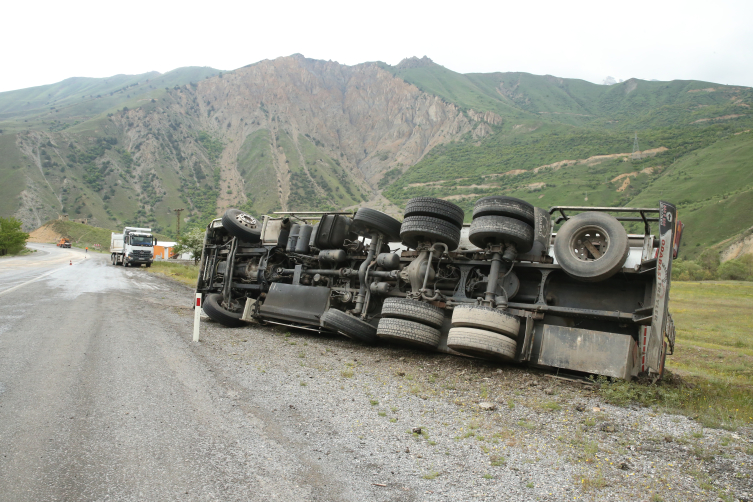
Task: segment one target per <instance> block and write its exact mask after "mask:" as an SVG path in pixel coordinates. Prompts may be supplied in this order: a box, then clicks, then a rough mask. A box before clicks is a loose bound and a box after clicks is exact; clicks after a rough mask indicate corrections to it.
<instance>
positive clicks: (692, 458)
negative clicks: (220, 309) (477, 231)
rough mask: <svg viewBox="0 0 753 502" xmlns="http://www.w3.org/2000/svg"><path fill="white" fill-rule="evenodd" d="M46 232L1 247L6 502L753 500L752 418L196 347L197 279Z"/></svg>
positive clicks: (233, 332)
mask: <svg viewBox="0 0 753 502" xmlns="http://www.w3.org/2000/svg"><path fill="white" fill-rule="evenodd" d="M35 247H36V248H38V249H39V251H37V252H36V253H34V254H32V255H28V256H25V257H22V258H11V259H8V258H2V259H0V502H4V501H13V502H16V501H21V502H23V501H34V502H37V501H172V500H176V501H177V500H179V501H210V500H217V501H228V502H230V501H268V500H279V501H314V500H321V501H355V500H366V501H414V500H421V501H423V500H426V501H442V502H454V501H456V500H489V501H491V500H495V501H496V500H511V501H516V502H517V501H529V500H530V501H534V500H535V501H539V502H547V501H549V502H552V501H560V500H573V499H576V500H593V501H600V500H610V501H611V500H615V501H617V500H620V501H621V500H625V501H628V500H630V501H632V500H649V499H652V498H653V499H655V500H658V499H661V500H667V501H670V500H677V501H679V500H682V501H685V500H702V501H712V500H718V499H719V497H721V495H720V494H722V493H724V494H725V496H724V497H723V498H724V499H725V500H733V499H735V498H736V497H737V498H739V499H740V500H751V496H752V495H751V490H750V479H751V475H753V472H751V463H750V458H751V457H750V455H753V453H751V452H753V449H749V448H750V445H753V436H752V435H751V430H750V427H749V426H748V427H745V428H742V427H741V428H740V429H738V431H737V432H729V431H726V430H714V429H708V428H705V427H703V426H702V424H700V423H699V422H698V421H696V420H692V419H689V418H686V417H683V416H671V415H666V414H664V413H659V412H656V411H655V410H653V409H651V408H646V409H641V408H638V407H629V408H621V407H616V406H611V405H608V404H606V403H604V402H603V401H602V400H601V398H600V397H599V395H598V393H596V392H594V391H593V389H590V388H582V386H580V385H578V384H571V383H567V382H565V381H561V382H560V381H559V380H555V379H551V378H548V377H547V376H546V375H544V374H539V373H537V372H534V371H532V370H530V369H529V368H522V367H515V366H511V365H499V364H497V363H491V362H481V361H478V360H473V359H468V358H460V357H452V356H449V355H445V354H438V353H427V352H423V351H413V350H408V349H404V348H401V347H397V346H389V345H380V346H377V347H368V346H364V345H359V344H357V343H354V342H352V341H350V340H348V339H346V338H344V337H341V336H337V335H315V334H312V333H310V332H304V331H296V330H288V329H287V328H281V327H278V328H270V327H264V326H260V325H258V324H251V325H249V326H248V327H244V328H239V329H229V328H225V327H223V326H220V325H219V324H217V323H212V322H209V321H205V322H203V323H202V341H201V342H200V343H194V342H192V341H191V339H192V324H193V311H192V309H191V307H190V305H191V302H192V296H193V295H192V291H191V290H190V288H186V287H185V286H181V285H178V284H176V283H173V282H172V281H169V280H167V279H164V278H161V277H158V276H155V275H154V274H150V273H147V271H146V270H145V269H144V268H140V269H135V268H123V267H115V266H112V265H111V264H110V263H109V260H108V258H109V257H108V256H107V255H103V254H97V253H93V254H92V253H89V255H88V256H86V255H84V253H82V252H81V251H80V250H76V249H72V250H64V249H58V248H56V247H55V246H45V245H35ZM69 263H72V265H69ZM481 401H485V402H487V403H488V402H490V403H492V408H493V409H492V411H489V407H488V406H487V407H486V408H484V409H482V407H481V404H480V403H481ZM495 407H496V408H495ZM605 426H608V427H605ZM703 452H705V453H703ZM701 453H703V455H704V460H703V461H700V460H699V458H700V457H699V455H701ZM689 473H693V474H689ZM585 480H589V482H588V483H586V481H585ZM703 480H708V482H707V481H703ZM709 483H713V489H710V488H709V486H711V485H710V484H709ZM732 494H735V495H732ZM657 497H658V498H657Z"/></svg>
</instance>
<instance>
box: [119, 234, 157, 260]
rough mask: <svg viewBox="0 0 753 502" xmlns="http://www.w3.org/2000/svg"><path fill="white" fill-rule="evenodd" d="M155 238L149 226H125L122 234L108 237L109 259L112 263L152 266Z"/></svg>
mask: <svg viewBox="0 0 753 502" xmlns="http://www.w3.org/2000/svg"><path fill="white" fill-rule="evenodd" d="M155 242H156V239H155V238H154V236H153V235H152V229H151V228H138V227H125V228H124V229H123V233H122V234H116V233H115V232H113V233H112V235H111V237H110V259H111V261H112V264H113V265H123V266H124V267H130V266H132V265H135V266H137V267H138V266H141V264H142V263H143V264H144V265H146V266H147V267H151V266H152V262H153V261H154V244H155Z"/></svg>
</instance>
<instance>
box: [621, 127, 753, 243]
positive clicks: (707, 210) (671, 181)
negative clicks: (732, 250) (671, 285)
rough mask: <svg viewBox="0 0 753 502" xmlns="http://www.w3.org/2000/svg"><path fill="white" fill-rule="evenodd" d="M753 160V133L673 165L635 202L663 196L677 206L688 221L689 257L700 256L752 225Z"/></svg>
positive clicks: (685, 238) (648, 202) (643, 203)
mask: <svg viewBox="0 0 753 502" xmlns="http://www.w3.org/2000/svg"><path fill="white" fill-rule="evenodd" d="M751 158H753V133H743V134H739V135H737V136H734V135H733V136H731V137H729V138H726V139H722V140H720V141H718V142H717V143H714V144H713V145H711V146H709V147H706V148H703V149H701V150H699V151H697V152H693V153H691V154H689V155H686V156H684V157H682V158H681V159H680V160H678V161H677V162H676V163H674V164H671V165H670V166H669V167H668V168H667V169H666V170H665V171H664V172H663V173H662V175H661V177H659V178H658V179H656V181H654V182H653V183H651V184H650V185H649V186H648V187H646V189H645V190H643V191H642V192H641V193H640V194H639V195H638V196H637V197H635V198H634V199H633V200H631V201H630V205H631V206H639V207H645V206H655V205H657V204H658V201H659V199H660V198H661V199H663V200H667V201H670V202H674V203H675V204H677V205H678V216H679V219H680V220H682V221H683V223H685V225H686V229H685V232H684V234H683V248H682V250H683V257H687V258H690V257H693V256H696V255H697V254H699V253H700V251H701V250H702V249H705V248H706V247H708V246H710V245H712V244H714V243H716V242H719V241H721V240H723V239H725V238H726V237H729V236H731V235H733V234H736V233H738V232H741V231H742V230H745V229H747V228H748V227H750V218H748V215H750V214H751V211H753V169H751V160H750V159H751ZM696 244H700V246H699V247H697V248H696Z"/></svg>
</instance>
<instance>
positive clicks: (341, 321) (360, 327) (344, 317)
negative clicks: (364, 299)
mask: <svg viewBox="0 0 753 502" xmlns="http://www.w3.org/2000/svg"><path fill="white" fill-rule="evenodd" d="M321 321H322V326H324V327H325V328H329V329H331V330H334V331H338V332H340V333H342V334H343V335H345V336H347V337H348V338H352V339H353V340H358V341H359V342H363V343H369V344H374V343H376V342H377V341H379V338H377V336H376V328H375V327H374V326H372V325H371V324H369V323H367V322H366V321H362V320H361V319H357V318H355V317H353V316H349V315H348V314H346V313H345V312H341V311H339V310H337V309H329V310H328V311H326V312H325V313H324V314H323V315H322V319H321Z"/></svg>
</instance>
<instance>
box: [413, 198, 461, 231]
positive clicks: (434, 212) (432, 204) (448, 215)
mask: <svg viewBox="0 0 753 502" xmlns="http://www.w3.org/2000/svg"><path fill="white" fill-rule="evenodd" d="M403 214H404V215H405V217H406V218H408V217H410V216H432V217H434V218H439V219H440V220H444V221H446V222H448V223H452V224H454V225H455V226H456V227H458V228H463V221H464V220H465V212H464V211H463V210H462V209H460V208H459V207H458V206H456V205H455V204H453V203H452V202H448V201H446V200H442V199H435V198H434V197H414V198H412V199H411V200H409V201H408V203H407V204H406V205H405V213H403Z"/></svg>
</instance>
